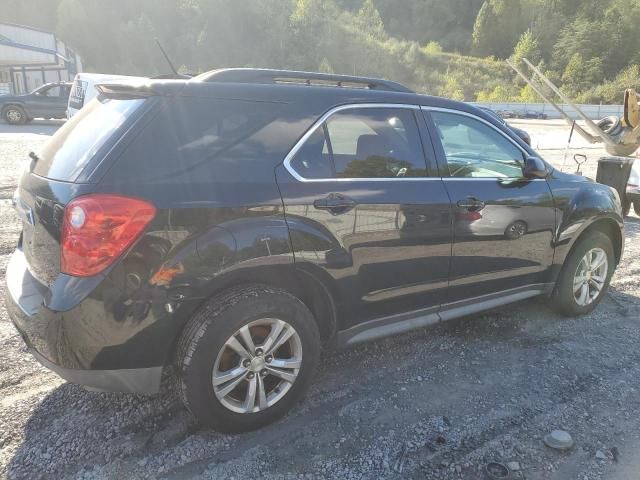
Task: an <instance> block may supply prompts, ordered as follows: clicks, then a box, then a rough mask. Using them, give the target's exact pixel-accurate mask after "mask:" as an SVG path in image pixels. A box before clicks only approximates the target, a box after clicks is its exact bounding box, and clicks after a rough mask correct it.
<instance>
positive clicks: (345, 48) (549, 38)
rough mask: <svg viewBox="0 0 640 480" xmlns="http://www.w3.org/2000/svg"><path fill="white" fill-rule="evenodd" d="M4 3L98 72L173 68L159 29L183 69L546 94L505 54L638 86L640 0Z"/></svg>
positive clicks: (580, 89) (148, 72) (556, 73)
mask: <svg viewBox="0 0 640 480" xmlns="http://www.w3.org/2000/svg"><path fill="white" fill-rule="evenodd" d="M3 1H4V3H3V8H2V14H3V19H2V21H8V22H14V23H22V24H30V25H33V26H36V27H41V28H45V29H49V30H53V31H55V32H56V34H57V35H58V37H59V38H61V39H62V40H64V41H66V42H67V43H68V44H69V45H70V46H72V47H74V48H75V49H76V50H77V51H78V52H79V53H80V54H81V55H82V57H83V60H84V66H85V69H86V70H88V71H97V72H105V73H120V74H130V75H145V76H154V75H157V74H161V73H167V72H168V66H167V65H166V62H165V60H164V58H163V57H162V55H161V54H160V52H159V50H158V49H157V47H156V45H155V42H154V39H155V38H156V37H157V38H159V39H160V41H161V42H162V43H163V45H164V46H165V48H166V50H167V52H168V53H169V55H170V57H172V59H173V60H174V63H176V64H177V65H179V66H180V69H181V71H185V72H194V73H198V72H202V71H206V70H209V69H212V68H221V67H227V66H254V67H272V68H293V69H301V70H319V71H323V72H335V73H345V74H350V75H354V74H355V75H369V76H377V77H383V78H389V79H392V80H396V81H399V82H403V83H405V84H407V85H408V86H409V87H411V88H414V89H415V90H417V91H420V92H425V93H429V94H434V95H443V96H447V97H451V98H455V99H460V100H463V99H464V100H475V99H478V100H486V101H527V102H531V101H536V102H537V101H540V100H539V99H538V97H537V95H536V94H535V92H533V91H532V89H531V88H530V87H529V86H527V85H524V84H523V83H517V82H516V81H515V80H516V77H515V75H514V73H513V72H512V71H511V70H510V69H509V68H508V67H507V66H506V65H505V64H504V63H503V62H502V60H496V59H504V58H507V57H509V58H511V59H512V60H514V61H516V62H520V61H521V59H522V58H525V57H526V58H528V59H529V60H531V61H533V62H534V63H536V64H537V65H538V66H539V68H541V69H542V70H543V71H544V72H545V74H548V75H549V77H550V78H551V79H552V80H553V81H554V82H556V83H557V84H558V85H559V86H560V87H561V88H562V89H563V91H565V93H567V94H568V95H569V96H571V97H573V98H574V99H575V100H579V101H590V102H599V101H603V102H616V103H619V102H620V101H621V98H622V92H623V90H624V88H626V87H628V86H632V87H633V86H636V85H637V84H638V73H639V72H638V68H639V67H638V64H639V63H640V36H639V35H636V34H635V33H636V30H637V25H640V0H447V1H446V2H445V1H442V0H403V1H402V2H401V3H400V2H398V0H233V1H231V0H163V1H162V2H158V1H157V0H112V1H111V2H105V1H104V0H3ZM472 53H473V54H476V55H478V56H480V57H482V58H477V57H472V56H468V55H469V54H472ZM636 88H637V87H636Z"/></svg>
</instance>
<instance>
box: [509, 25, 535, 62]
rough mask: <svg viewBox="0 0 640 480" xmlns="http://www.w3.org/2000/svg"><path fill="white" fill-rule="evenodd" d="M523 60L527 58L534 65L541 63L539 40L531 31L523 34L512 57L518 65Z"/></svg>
mask: <svg viewBox="0 0 640 480" xmlns="http://www.w3.org/2000/svg"><path fill="white" fill-rule="evenodd" d="M523 58H526V59H527V60H529V61H530V62H531V63H533V64H536V63H538V62H539V61H540V47H539V45H538V40H537V39H536V38H535V37H534V36H533V33H532V32H531V30H530V29H529V30H527V31H526V32H524V33H523V34H522V36H521V37H520V40H518V43H517V44H516V46H515V47H514V49H513V54H512V55H511V60H512V61H513V62H514V63H516V64H519V63H520V62H521V61H522V59H523Z"/></svg>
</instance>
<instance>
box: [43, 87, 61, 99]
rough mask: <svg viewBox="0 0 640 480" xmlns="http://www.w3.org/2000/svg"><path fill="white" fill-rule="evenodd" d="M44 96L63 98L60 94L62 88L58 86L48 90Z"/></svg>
mask: <svg viewBox="0 0 640 480" xmlns="http://www.w3.org/2000/svg"><path fill="white" fill-rule="evenodd" d="M43 95H46V96H47V97H61V96H62V95H61V93H60V86H59V85H56V86H55V87H51V88H49V89H48V90H45V91H44V93H43Z"/></svg>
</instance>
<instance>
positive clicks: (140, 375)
mask: <svg viewBox="0 0 640 480" xmlns="http://www.w3.org/2000/svg"><path fill="white" fill-rule="evenodd" d="M30 351H31V354H32V355H33V356H34V357H35V359H36V360H37V361H38V362H39V363H40V364H41V365H42V366H44V367H46V368H48V369H49V370H51V371H52V372H55V373H57V374H58V376H60V377H61V378H64V379H65V380H66V381H68V382H71V383H76V384H78V385H83V386H85V387H87V388H89V389H95V390H101V391H108V392H129V393H142V394H146V395H153V394H154V393H158V391H159V390H160V379H161V377H162V367H150V368H132V369H126V370H125V369H120V370H76V369H72V368H64V367H61V366H60V365H56V364H55V363H53V362H50V361H49V360H47V359H46V358H44V357H43V356H42V355H40V354H39V353H38V352H37V351H36V350H35V349H33V348H30Z"/></svg>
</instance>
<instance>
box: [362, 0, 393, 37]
mask: <svg viewBox="0 0 640 480" xmlns="http://www.w3.org/2000/svg"><path fill="white" fill-rule="evenodd" d="M355 20H356V24H357V26H358V28H360V29H361V30H362V31H363V32H365V33H366V34H367V35H368V36H370V37H371V38H374V39H376V40H384V39H385V38H386V37H387V33H386V32H385V31H384V23H383V22H382V17H381V16H380V12H378V9H377V8H376V6H375V5H374V4H373V0H364V2H363V3H362V7H360V10H358V14H357V15H356V17H355Z"/></svg>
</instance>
